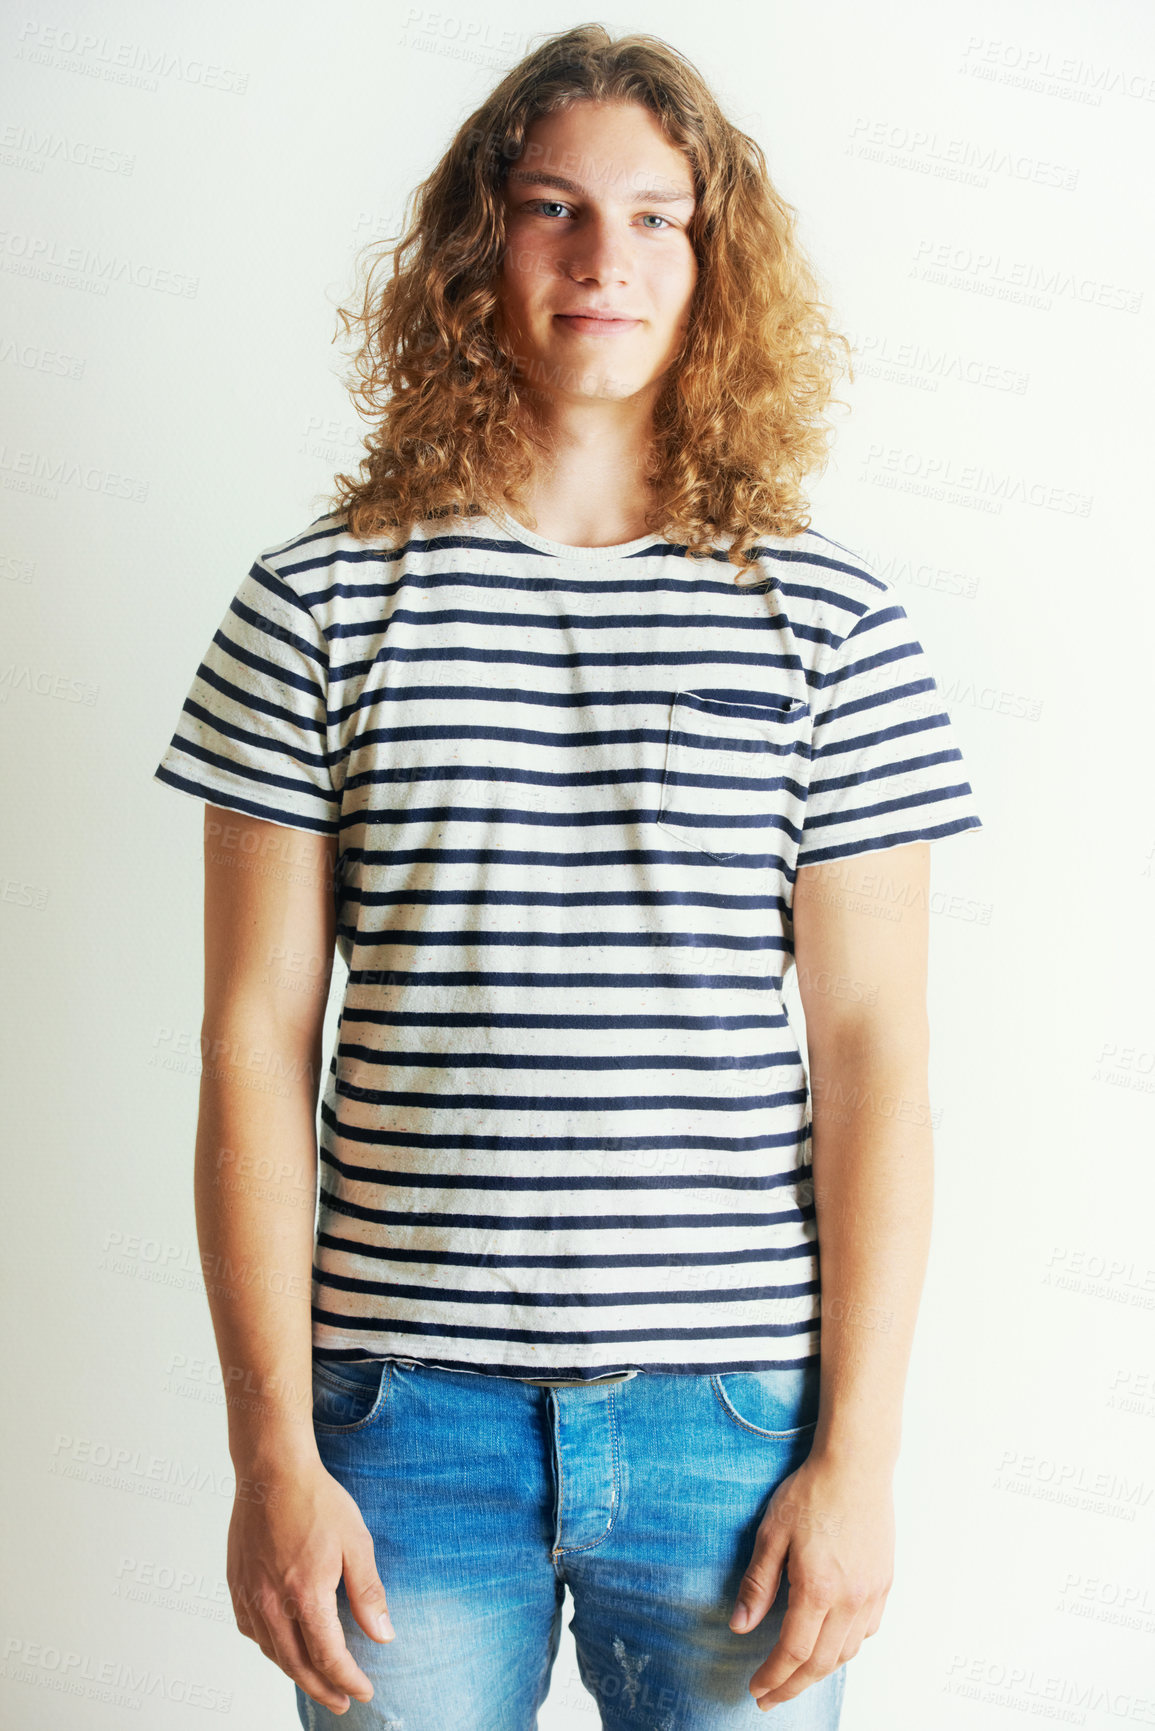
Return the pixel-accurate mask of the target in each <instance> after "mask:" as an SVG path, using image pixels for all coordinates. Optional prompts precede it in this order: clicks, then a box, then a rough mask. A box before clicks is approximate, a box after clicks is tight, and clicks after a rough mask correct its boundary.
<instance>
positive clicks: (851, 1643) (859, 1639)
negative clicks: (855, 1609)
mask: <svg viewBox="0 0 1155 1731" xmlns="http://www.w3.org/2000/svg"><path fill="white" fill-rule="evenodd" d="M881 1620H882V1616H881V1611H880V1608H879V1605H878V1603H877V1601H876V1600H874V1599H872V1600H871V1601H870V1603H869V1604H868V1605H863V1607H862V1609H861V1610H860V1611H859V1613H858V1615H857V1617H855V1618H854V1620H853V1622H852V1623H851V1625H850V1627H849V1629H847V1631H846V1634H845V1636H844V1637H843V1641H842V1652H841V1653H840V1654H839V1656H838V1663H839V1664H840V1665H845V1663H846V1661H847V1660H848V1659H853V1657H854V1655H855V1654H856V1653H857V1652H858V1650H859V1648H860V1647H861V1646H862V1643H863V1642H864V1641H865V1640H866V1637H867V1636H868V1635H870V1634H873V1632H874V1629H877V1627H878V1625H879V1623H880V1622H881ZM872 1625H873V1628H872Z"/></svg>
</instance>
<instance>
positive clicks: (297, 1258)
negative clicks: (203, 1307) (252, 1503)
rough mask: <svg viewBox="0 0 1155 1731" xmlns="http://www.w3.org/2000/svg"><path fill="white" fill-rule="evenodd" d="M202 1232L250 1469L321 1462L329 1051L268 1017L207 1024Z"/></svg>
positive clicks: (230, 1393) (234, 1425)
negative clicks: (324, 1122) (318, 1232)
mask: <svg viewBox="0 0 1155 1731" xmlns="http://www.w3.org/2000/svg"><path fill="white" fill-rule="evenodd" d="M202 1037H203V1041H204V1051H205V1059H204V1070H203V1074H202V1079H201V1095H200V1114H199V1119H198V1125H197V1146H196V1176H195V1193H196V1217H197V1236H198V1242H199V1245H200V1253H201V1261H202V1266H203V1269H204V1276H205V1287H206V1292H207V1295H208V1302H209V1309H210V1311H211V1314H212V1321H213V1328H214V1331H215V1334H216V1341H217V1351H218V1354H219V1357H220V1362H221V1374H222V1378H223V1381H224V1388H225V1399H226V1404H227V1412H228V1430H229V1452H230V1454H231V1456H232V1459H233V1462H234V1464H235V1465H236V1466H237V1467H238V1470H240V1469H241V1468H242V1467H243V1468H244V1470H245V1471H246V1472H250V1473H251V1472H260V1473H266V1474H267V1471H269V1470H272V1469H273V1468H275V1467H277V1466H283V1465H285V1464H286V1463H290V1462H292V1461H298V1462H300V1461H306V1460H315V1459H316V1456H317V1450H316V1440H315V1437H314V1434H313V1429H312V1392H311V1391H312V1320H311V1290H312V1255H313V1226H314V1216H315V1209H316V1167H317V1142H316V1128H315V1124H316V1118H315V1114H316V1099H317V1078H318V1070H319V1051H314V1052H312V1053H310V1054H309V1055H308V1056H307V1057H306V1056H305V1055H304V1054H303V1053H302V1052H301V1050H300V1046H299V1043H295V1042H294V1041H293V1040H292V1039H291V1038H290V1037H288V1036H287V1035H285V1034H278V1032H277V1030H276V1029H275V1027H273V1026H270V1025H267V1024H262V1023H260V1022H254V1021H246V1022H239V1023H238V1022H234V1023H232V1024H230V1025H228V1026H225V1025H219V1026H217V1027H216V1028H214V1029H210V1028H209V1027H208V1026H207V1025H206V1027H205V1029H204V1032H203V1036H202Z"/></svg>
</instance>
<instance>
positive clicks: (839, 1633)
mask: <svg viewBox="0 0 1155 1731" xmlns="http://www.w3.org/2000/svg"><path fill="white" fill-rule="evenodd" d="M857 1621H858V1617H857V1613H856V1611H855V1610H854V1608H852V1607H851V1608H848V1609H845V1610H842V1611H836V1610H831V1611H828V1612H827V1613H826V1616H825V1617H824V1619H823V1622H822V1626H821V1628H820V1630H819V1633H818V1638H817V1640H816V1641H815V1642H814V1643H813V1646H812V1647H811V1650H810V1653H809V1656H808V1657H807V1658H805V1659H804V1660H803V1661H802V1663H801V1664H800V1665H797V1666H796V1667H795V1669H794V1670H793V1671H792V1672H791V1673H790V1675H789V1676H787V1677H785V1678H784V1679H783V1680H782V1682H781V1683H779V1684H777V1685H776V1686H775V1685H771V1686H769V1687H768V1686H767V1684H766V1683H765V1682H763V1683H761V1684H759V1685H758V1687H757V1688H755V1686H754V1684H753V1683H751V1685H750V1692H751V1694H753V1695H754V1696H755V1698H756V1699H757V1702H758V1705H759V1707H761V1706H763V1705H776V1704H777V1703H778V1702H779V1701H792V1700H793V1699H794V1697H795V1695H801V1693H802V1691H803V1690H804V1689H809V1687H810V1685H811V1684H812V1683H818V1682H821V1680H822V1678H823V1677H828V1676H829V1675H830V1673H831V1671H836V1670H837V1669H838V1667H839V1665H840V1664H841V1663H842V1649H843V1647H844V1646H845V1645H846V1640H847V1636H848V1634H849V1631H850V1629H851V1628H852V1626H853V1625H854V1624H855V1623H856V1622H857ZM857 1650H858V1649H857V1646H856V1647H855V1651H856V1652H857Z"/></svg>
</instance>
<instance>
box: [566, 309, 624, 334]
mask: <svg viewBox="0 0 1155 1731" xmlns="http://www.w3.org/2000/svg"><path fill="white" fill-rule="evenodd" d="M554 318H555V319H556V320H557V322H558V324H559V325H566V326H568V327H569V328H570V329H571V330H575V331H590V332H593V333H594V334H597V333H599V332H605V333H606V334H611V333H613V332H616V331H632V330H633V329H634V328H635V326H637V325H639V324H641V322H642V321H641V320H640V319H625V318H618V317H617V316H616V315H614V314H609V313H555V314H554Z"/></svg>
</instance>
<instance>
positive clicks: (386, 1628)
mask: <svg viewBox="0 0 1155 1731" xmlns="http://www.w3.org/2000/svg"><path fill="white" fill-rule="evenodd" d="M344 1573H345V1593H346V1596H347V1598H348V1600H349V1609H350V1610H351V1611H352V1613H353V1615H354V1617H356V1619H357V1621H358V1623H359V1624H360V1625H361V1627H362V1628H363V1629H364V1631H365V1633H366V1634H367V1635H368V1636H370V1637H371V1639H372V1640H374V1641H391V1640H392V1639H393V1637H394V1635H396V1633H397V1631H396V1629H395V1628H394V1627H393V1619H392V1618H391V1617H390V1615H389V1606H388V1603H387V1601H386V1598H385V1588H384V1587H383V1585H382V1584H381V1577H380V1575H378V1573H377V1565H376V1562H375V1561H374V1556H373V1540H372V1539H370V1540H369V1544H368V1554H367V1555H366V1554H364V1553H362V1554H358V1555H355V1556H348V1557H346V1558H345V1569H344Z"/></svg>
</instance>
